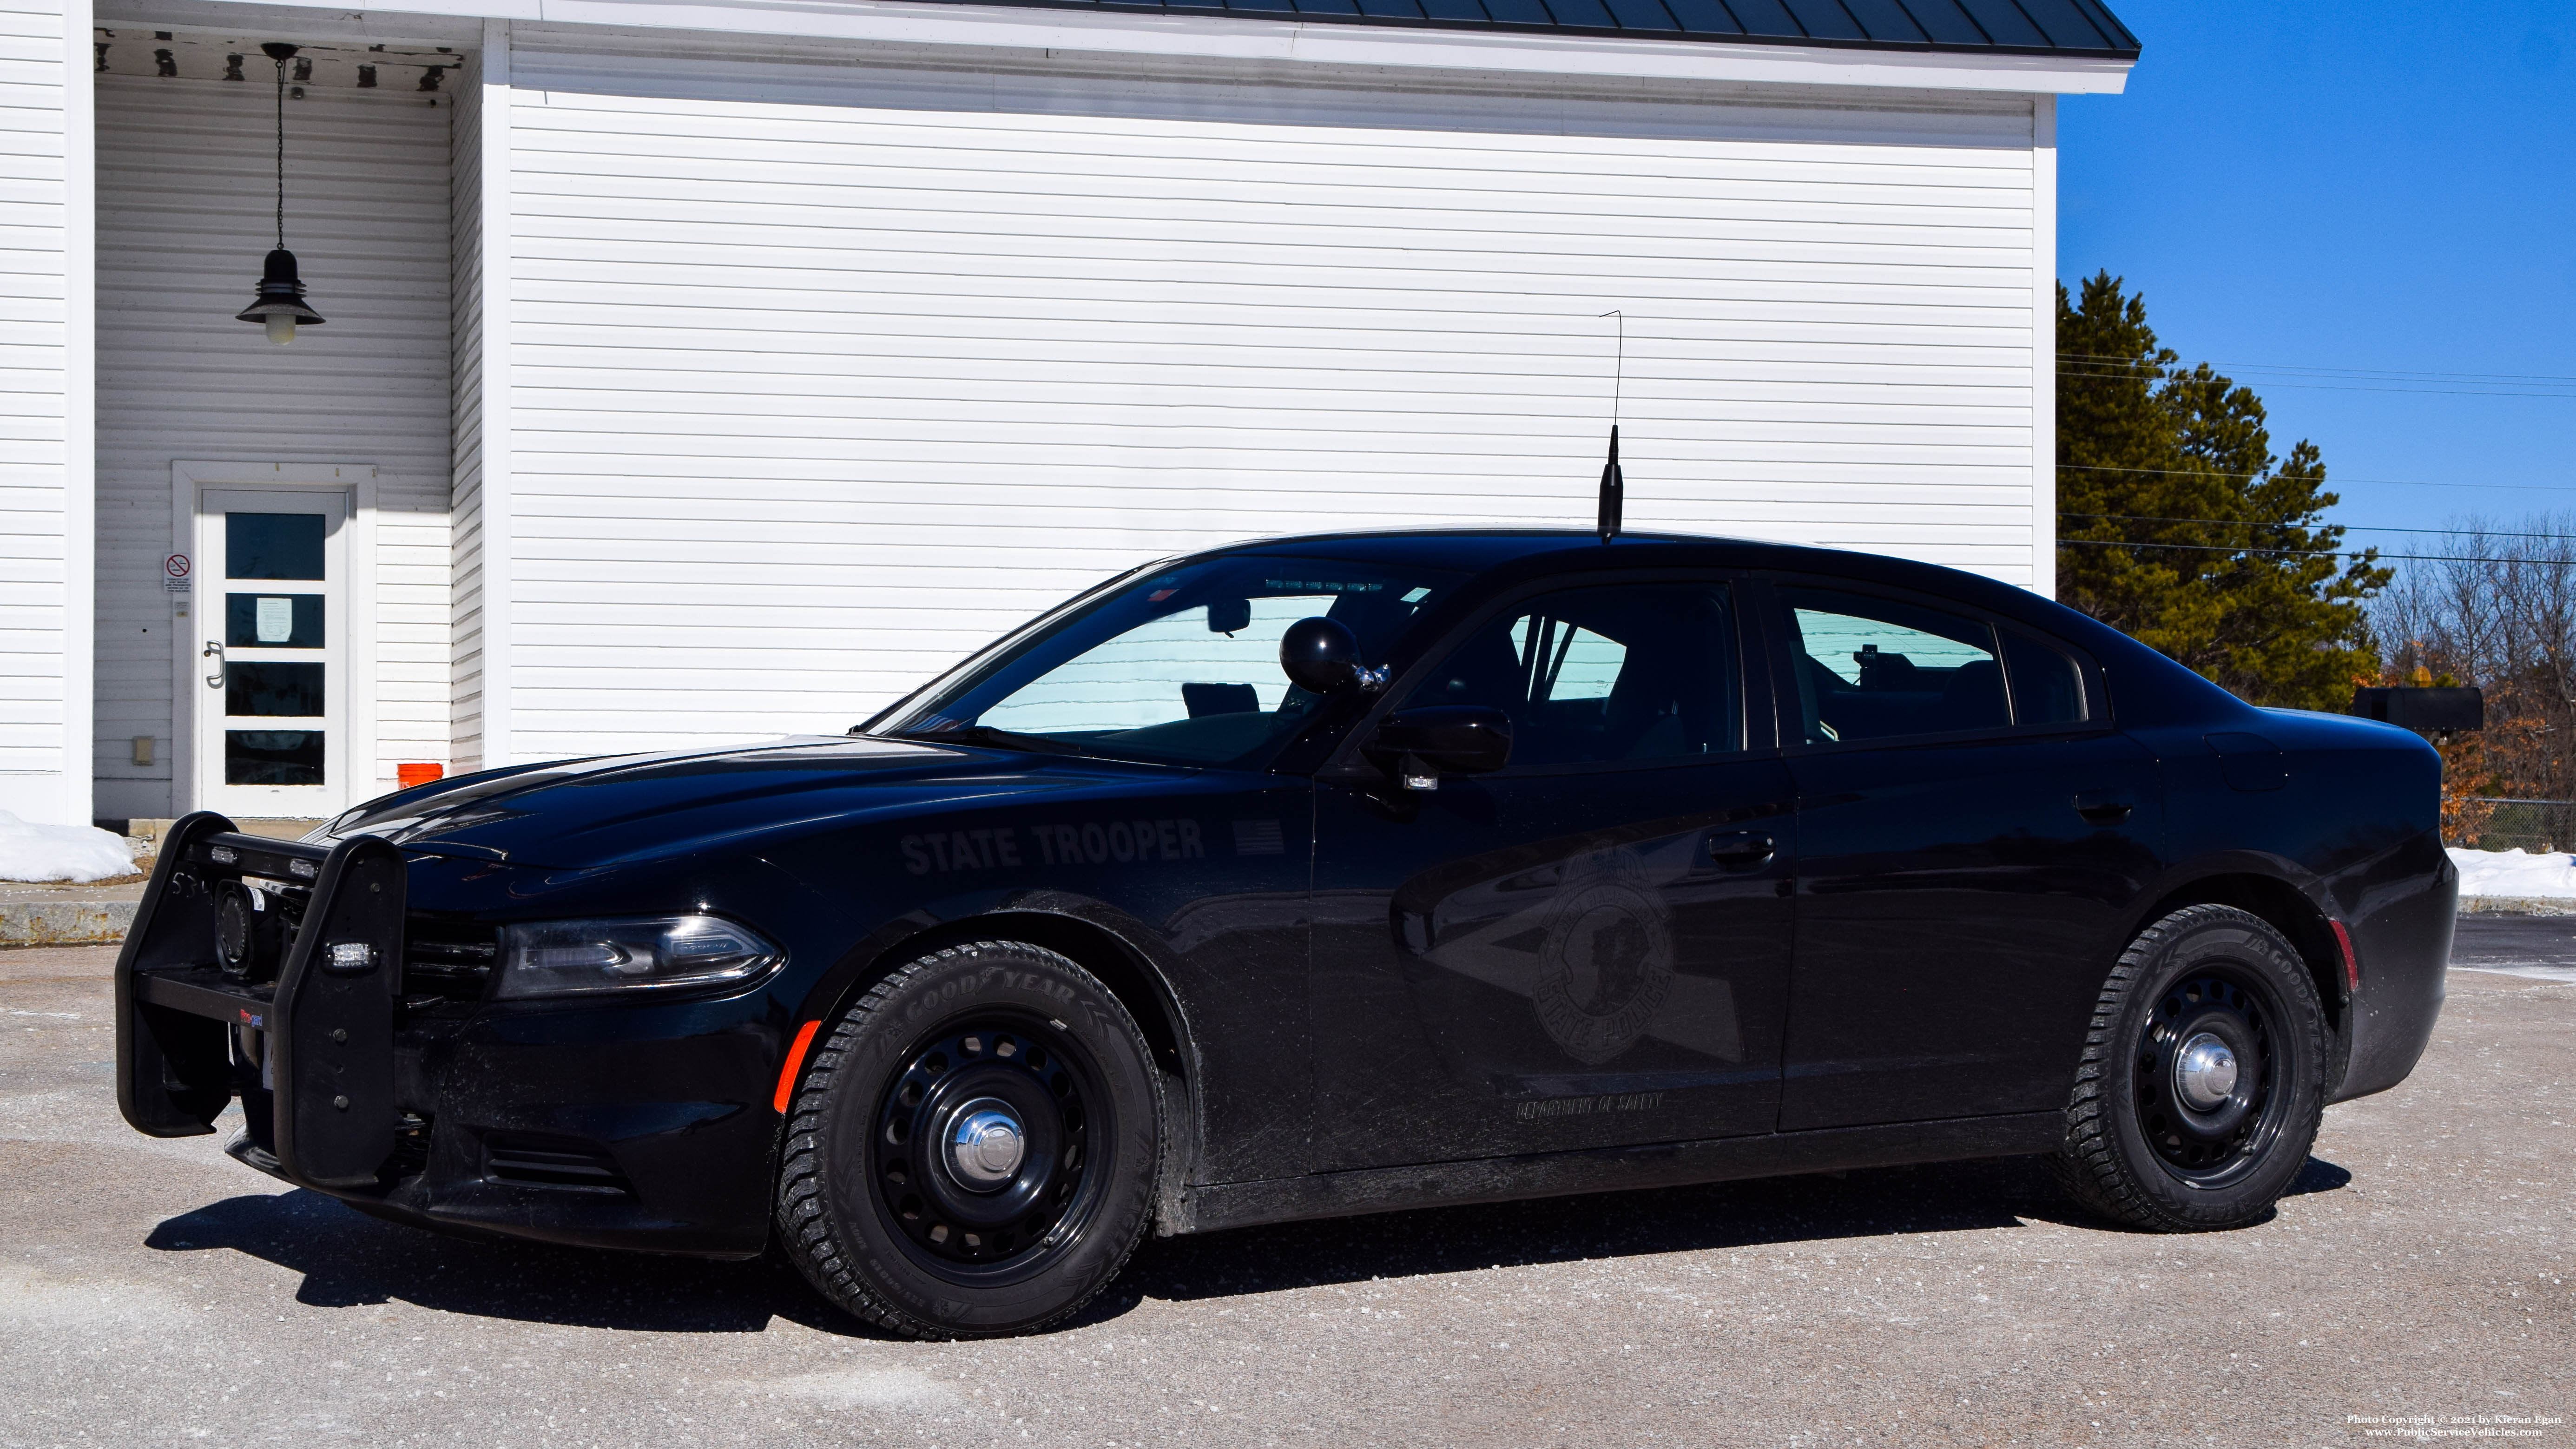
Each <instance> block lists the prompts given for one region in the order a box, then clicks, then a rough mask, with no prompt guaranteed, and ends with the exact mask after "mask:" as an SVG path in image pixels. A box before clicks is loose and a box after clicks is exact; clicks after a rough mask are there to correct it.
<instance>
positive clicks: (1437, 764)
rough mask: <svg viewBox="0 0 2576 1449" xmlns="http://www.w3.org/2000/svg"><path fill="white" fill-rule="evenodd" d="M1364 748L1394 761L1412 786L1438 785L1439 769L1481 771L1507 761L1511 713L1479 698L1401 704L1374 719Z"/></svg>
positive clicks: (1381, 759)
mask: <svg viewBox="0 0 2576 1449" xmlns="http://www.w3.org/2000/svg"><path fill="white" fill-rule="evenodd" d="M1365 753H1366V754H1367V755H1368V756H1369V757H1370V758H1372V759H1375V760H1378V761H1379V762H1380V763H1391V764H1393V765H1394V767H1395V768H1396V770H1397V773H1398V774H1399V775H1401V776H1402V777H1403V779H1404V783H1405V784H1407V785H1409V786H1411V787H1413V788H1414V789H1417V790H1421V789H1437V788H1439V783H1438V782H1439V777H1440V775H1441V774H1443V773H1447V774H1452V775H1481V774H1485V773H1487V772H1488V771H1492V770H1499V769H1501V768H1502V767H1503V766H1504V765H1506V764H1508V763H1510V762H1511V758H1512V721H1511V716H1509V715H1507V714H1504V713H1503V712H1502V711H1501V710H1499V709H1495V708H1493V707H1492V706H1490V705H1482V704H1432V705H1424V706H1422V707H1421V708H1418V709H1400V710H1397V711H1396V712H1395V713H1393V714H1391V715H1388V716H1387V717H1386V718H1385V719H1383V720H1380V721H1379V722H1378V726H1377V734H1376V735H1374V736H1373V737H1371V738H1370V740H1369V742H1368V746H1367V748H1366V750H1365ZM1426 782H1428V783H1426Z"/></svg>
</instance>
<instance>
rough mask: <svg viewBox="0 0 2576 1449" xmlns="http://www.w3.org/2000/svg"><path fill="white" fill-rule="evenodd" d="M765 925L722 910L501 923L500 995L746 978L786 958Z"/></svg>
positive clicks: (706, 983)
mask: <svg viewBox="0 0 2576 1449" xmlns="http://www.w3.org/2000/svg"><path fill="white" fill-rule="evenodd" d="M786 954H787V953H786V952H784V951H781V950H779V949H778V948H777V947H776V946H773V945H771V944H770V943H769V942H768V941H766V940H763V939H762V938H761V936H760V935H759V933H757V932H755V931H753V930H752V929H750V928H749V927H747V926H738V925H735V924H734V923H733V922H731V921H727V920H723V919H720V918H718V917H715V916H635V917H629V918H625V919H621V920H608V921H537V922H534V923H531V924H528V925H521V926H506V927H503V928H502V931H501V975H500V981H499V983H498V984H497V985H496V986H494V987H493V989H492V995H493V997H494V998H495V999H496V1000H505V1001H506V1000H523V999H525V998H527V997H531V996H574V995H584V994H588V993H591V992H602V991H645V990H654V989H668V988H672V987H681V986H724V985H739V984H741V983H744V982H748V981H753V980H756V979H758V978H759V977H761V976H764V975H766V974H768V972H769V970H770V969H771V968H772V967H774V966H776V965H777V964H778V963H779V962H780V961H782V960H784V959H786Z"/></svg>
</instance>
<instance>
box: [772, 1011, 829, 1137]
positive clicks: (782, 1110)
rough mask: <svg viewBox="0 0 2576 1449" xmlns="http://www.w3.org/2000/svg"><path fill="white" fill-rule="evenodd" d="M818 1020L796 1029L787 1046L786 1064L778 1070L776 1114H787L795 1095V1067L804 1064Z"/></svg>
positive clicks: (812, 1041) (818, 1023) (820, 1023)
mask: <svg viewBox="0 0 2576 1449" xmlns="http://www.w3.org/2000/svg"><path fill="white" fill-rule="evenodd" d="M822 1024H823V1023H822V1022H820V1021H809V1022H807V1023H805V1024H804V1025H803V1026H800V1027H798V1028H797V1029H796V1041H795V1043H794V1045H792V1046H790V1047H788V1048H787V1065H786V1066H784V1067H781V1068H779V1070H778V1101H777V1107H778V1115H780V1116H782V1117H784V1116H786V1115H787V1104H788V1103H789V1102H790V1101H792V1100H794V1098H795V1096H796V1069H797V1068H799V1067H802V1066H803V1065H805V1049H806V1048H807V1047H810V1046H812V1045H813V1044H814V1028H816V1027H818V1026H821V1025H822Z"/></svg>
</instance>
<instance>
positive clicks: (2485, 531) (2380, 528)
mask: <svg viewBox="0 0 2576 1449" xmlns="http://www.w3.org/2000/svg"><path fill="white" fill-rule="evenodd" d="M2057 516H2058V517H2060V518H2115V519H2119V520H2121V521H2123V522H2126V523H2211V524H2217V525H2219V526H2221V527H2224V528H2340V529H2343V530H2344V531H2346V532H2348V533H2437V534H2441V535H2443V536H2445V537H2449V538H2548V539H2556V540H2557V541H2559V542H2561V543H2568V542H2576V533H2514V532H2508V531H2506V530H2504V529H2494V528H2392V527H2388V526H2385V525H2378V524H2369V523H2319V524H2305V523H2272V522H2267V521H2265V520H2262V519H2254V518H2154V517H2150V516H2148V515H2146V514H2143V513H2069V512H2067V511H2065V510H2063V509H2060V510H2059V511H2058V514H2057Z"/></svg>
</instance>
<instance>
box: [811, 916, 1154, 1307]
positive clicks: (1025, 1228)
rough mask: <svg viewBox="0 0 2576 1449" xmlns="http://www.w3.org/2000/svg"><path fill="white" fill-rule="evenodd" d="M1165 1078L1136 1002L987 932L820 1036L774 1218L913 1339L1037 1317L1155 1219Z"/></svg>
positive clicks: (835, 1289)
mask: <svg viewBox="0 0 2576 1449" xmlns="http://www.w3.org/2000/svg"><path fill="white" fill-rule="evenodd" d="M1161 1141H1162V1094H1161V1078H1160V1076H1159V1075H1158V1073H1157V1071H1156V1069H1155V1067H1154V1063H1153V1058H1152V1056H1151V1053H1150V1051H1149V1049H1148V1048H1147V1046H1146V1043H1145V1039H1144V1035H1143V1033H1141V1032H1140V1031H1138V1030H1137V1027H1136V1023H1135V1021H1134V1019H1133V1018H1132V1017H1131V1016H1130V1015H1129V1014H1128V1013H1127V1011H1126V1009H1125V1008H1124V1007H1123V1006H1122V1005H1121V1004H1120V1003H1119V1001H1118V999H1117V998H1116V997H1115V996H1113V995H1112V994H1111V993H1110V992H1109V990H1108V988H1106V987H1105V986H1103V985H1101V983H1100V982H1099V981H1098V980H1097V979H1096V978H1094V977H1093V976H1092V975H1091V974H1090V973H1089V972H1087V971H1084V970H1083V969H1082V968H1081V967H1080V966H1078V965H1076V964H1075V963H1074V962H1072V961H1071V960H1068V959H1067V958H1065V957H1063V956H1061V955H1058V954H1057V953H1055V952H1053V951H1048V950H1044V949H1042V948H1039V947H1036V946H1030V945H1026V944H1022V943H1018V942H1008V941H983V942H977V943H975V944H972V945H966V946H956V947H951V948H949V949H947V950H943V951H938V952H934V953H932V954H930V955H927V956H924V957H923V958H921V959H920V960H918V961H915V962H913V963H912V964H910V965H908V966H906V967H904V968H903V969H902V970H900V971H897V972H895V973H894V974H893V975H891V976H888V977H887V978H886V979H885V980H884V981H881V982H879V983H878V984H877V985H876V986H875V987H873V988H871V989H870V990H869V991H868V992H867V993H866V995H864V996H863V997H862V998H861V999H860V1000H859V1002H858V1004H857V1005H855V1006H853V1007H851V1008H850V1010H849V1011H848V1012H847V1013H846V1014H845V1015H844V1016H843V1017H842V1018H841V1020H840V1021H839V1022H837V1023H835V1024H834V1025H833V1027H832V1029H831V1031H830V1033H829V1034H828V1036H827V1037H825V1038H824V1039H823V1040H821V1041H820V1042H818V1043H817V1044H816V1046H815V1048H814V1051H813V1055H812V1058H811V1060H810V1062H809V1063H808V1065H807V1066H806V1067H805V1069H804V1072H803V1076H802V1080H801V1082H800V1083H799V1086H798V1090H797V1092H796V1096H795V1099H794V1101H793V1102H792V1103H791V1105H790V1108H789V1114H788V1124H787V1143H786V1150H785V1152H784V1154H783V1162H782V1165H781V1167H780V1172H779V1185H778V1199H777V1213H776V1215H777V1221H778V1226H779V1232H780V1237H781V1240H782V1242H783V1244H784V1245H785V1248H786V1250H787V1253H788V1256H789V1257H791V1258H792V1259H794V1260H795V1262H796V1263H797V1266H798V1267H799V1268H801V1269H802V1270H803V1271H804V1273H805V1276H806V1277H807V1279H808V1280H809V1281H811V1282H812V1283H813V1284H814V1286H815V1287H816V1288H818V1289H820V1290H821V1291H822V1292H823V1294H824V1296H826V1297H828V1298H830V1299H832V1300H833V1301H834V1302H836V1303H838V1304H840V1305H841V1306H842V1307H843V1308H846V1309H848V1310H849V1311H850V1312H852V1313H854V1314H856V1315H858V1316H859V1317H861V1318H864V1319H867V1320H868V1321H870V1322H872V1323H875V1324H878V1325H879V1326H881V1327H884V1328H887V1329H890V1330H892V1331H894V1332H897V1333H901V1334H905V1335H907V1336H912V1337H947V1338H954V1337H973V1336H982V1335H989V1334H1004V1333H1025V1332H1028V1331H1031V1330H1033V1329H1037V1328H1042V1327H1044V1326H1046V1325H1047V1324H1049V1323H1052V1322H1055V1321H1057V1320H1059V1319H1062V1318H1064V1317H1065V1316H1067V1315H1069V1314H1071V1313H1073V1312H1074V1311H1075V1310H1077V1309H1079V1308H1080V1307H1081V1306H1082V1305H1083V1304H1084V1303H1085V1302H1087V1301H1089V1299H1090V1298H1091V1297H1092V1295H1094V1294H1096V1293H1098V1292H1099V1291H1100V1290H1101V1289H1102V1288H1104V1287H1106V1286H1108V1284H1109V1282H1110V1280H1111V1279H1112V1278H1114V1277H1116V1276H1117V1273H1118V1270H1119V1268H1120V1267H1121V1266H1123V1265H1124V1264H1125V1262H1126V1260H1127V1255H1128V1254H1129V1252H1131V1251H1132V1250H1133V1249H1134V1248H1135V1245H1136V1242H1137V1239H1138V1238H1139V1237H1140V1236H1141V1235H1142V1233H1143V1231H1144V1228H1145V1226H1146V1222H1147V1219H1148V1217H1149V1216H1150V1213H1151V1210H1152V1204H1153V1193H1154V1186H1155V1174H1156V1172H1157V1170H1158V1158H1159V1146H1160V1143H1161Z"/></svg>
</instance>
